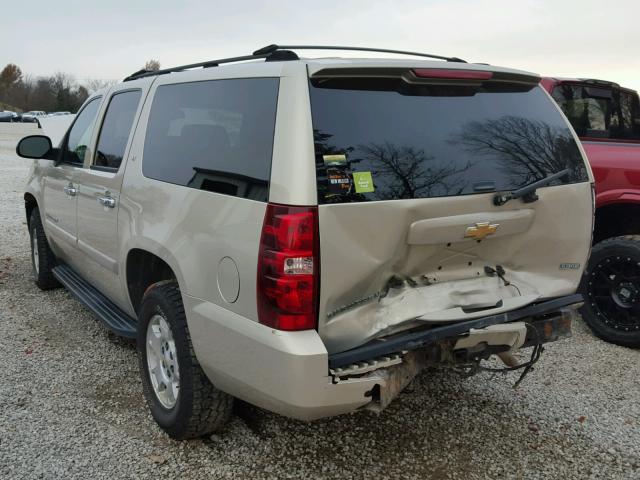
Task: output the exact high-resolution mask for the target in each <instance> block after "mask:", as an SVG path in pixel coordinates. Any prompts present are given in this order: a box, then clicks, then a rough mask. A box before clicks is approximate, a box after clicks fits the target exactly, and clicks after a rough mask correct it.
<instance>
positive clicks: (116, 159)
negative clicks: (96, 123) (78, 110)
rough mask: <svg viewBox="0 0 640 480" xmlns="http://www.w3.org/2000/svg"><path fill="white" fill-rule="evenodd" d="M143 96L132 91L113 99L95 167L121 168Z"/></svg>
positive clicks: (104, 125)
mask: <svg viewBox="0 0 640 480" xmlns="http://www.w3.org/2000/svg"><path fill="white" fill-rule="evenodd" d="M141 94H142V92H141V91H140V90H131V91H128V92H122V93H116V94H114V95H113V97H111V100H110V101H109V106H108V107H107V113H105V116H104V120H103V121H102V128H101V129H100V133H99V137H98V146H97V147H96V154H95V158H94V161H93V166H94V167H99V168H105V169H109V170H117V169H118V168H119V167H120V164H121V163H122V157H123V156H124V150H125V148H127V142H128V141H129V135H130V134H131V127H132V125H133V120H134V117H135V115H136V111H137V110H138V103H140V96H141Z"/></svg>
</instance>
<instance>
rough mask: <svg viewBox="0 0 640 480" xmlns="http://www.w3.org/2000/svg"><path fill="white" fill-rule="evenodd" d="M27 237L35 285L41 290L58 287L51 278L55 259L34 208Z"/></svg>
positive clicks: (38, 215) (38, 213)
mask: <svg viewBox="0 0 640 480" xmlns="http://www.w3.org/2000/svg"><path fill="white" fill-rule="evenodd" d="M29 236H30V240H31V267H32V272H33V279H34V281H35V282H36V285H37V286H38V287H39V288H40V289H41V290H48V289H50V288H55V287H59V286H60V284H59V283H58V281H57V280H56V279H55V277H54V276H53V267H55V266H56V257H55V255H54V254H53V252H52V251H51V247H49V242H48V241H47V236H46V235H45V233H44V228H43V227H42V220H41V219H40V211H39V210H38V208H34V209H33V211H32V212H31V217H30V219H29Z"/></svg>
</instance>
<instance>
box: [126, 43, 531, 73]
mask: <svg viewBox="0 0 640 480" xmlns="http://www.w3.org/2000/svg"><path fill="white" fill-rule="evenodd" d="M298 49H307V50H347V51H365V52H376V53H392V54H401V55H409V56H413V57H414V58H411V59H410V58H350V57H349V58H345V57H324V58H305V57H299V56H298V55H297V54H296V53H294V52H293V51H291V50H298ZM443 61H444V62H443ZM295 62H298V63H304V64H306V65H308V66H309V74H310V75H314V74H316V73H318V72H319V71H321V70H325V69H330V68H348V67H353V66H357V67H358V68H381V67H385V68H446V69H447V70H478V71H491V72H501V73H506V74H513V75H523V76H527V77H533V78H539V75H537V74H534V73H530V72H526V71H521V70H514V69H509V68H502V67H495V66H492V65H487V64H477V63H467V62H465V61H464V60H462V59H460V58H457V57H445V56H441V55H433V54H426V53H418V52H406V51H400V50H390V49H375V48H366V47H337V46H278V45H269V46H267V47H264V48H261V49H259V50H256V51H255V52H253V54H252V55H245V56H240V57H229V58H223V59H219V60H209V61H206V62H200V63H193V64H188V65H181V66H177V67H172V68H167V69H162V70H158V71H148V70H139V71H138V72H135V73H133V74H131V75H129V76H128V77H127V78H125V79H124V81H125V82H127V81H132V80H138V79H142V78H148V77H155V76H158V75H165V74H169V73H174V74H178V73H186V72H189V71H194V70H202V69H208V68H211V67H218V68H225V70H227V69H232V68H234V67H235V66H238V65H245V66H247V65H251V66H252V67H254V68H255V66H256V64H258V65H265V66H266V65H267V64H271V65H273V63H280V64H283V65H284V64H290V63H295Z"/></svg>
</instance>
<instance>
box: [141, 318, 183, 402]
mask: <svg viewBox="0 0 640 480" xmlns="http://www.w3.org/2000/svg"><path fill="white" fill-rule="evenodd" d="M147 368H148V370H149V378H150V379H151V385H152V386H153V391H154V393H155V394H156V397H157V398H158V400H159V401H160V403H161V404H162V406H163V407H165V408H168V409H170V408H173V407H174V406H175V404H176V401H177V400H178V393H179V391H180V370H179V368H178V356H177V352H176V344H175V341H174V340H173V332H172V331H171V327H170V326H169V324H168V323H167V321H166V319H165V318H164V317H163V316H162V315H158V314H156V315H154V316H153V317H151V320H149V325H148V326H147Z"/></svg>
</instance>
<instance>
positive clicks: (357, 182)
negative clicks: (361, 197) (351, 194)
mask: <svg viewBox="0 0 640 480" xmlns="http://www.w3.org/2000/svg"><path fill="white" fill-rule="evenodd" d="M353 186H354V188H355V190H356V193H371V192H373V191H375V187H374V186H373V177H372V176H371V172H353Z"/></svg>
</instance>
